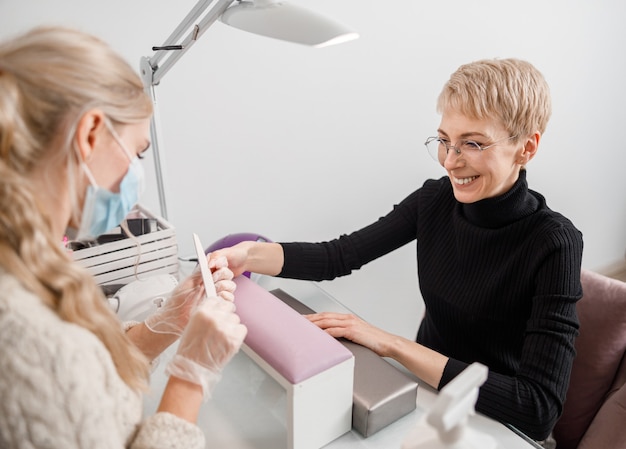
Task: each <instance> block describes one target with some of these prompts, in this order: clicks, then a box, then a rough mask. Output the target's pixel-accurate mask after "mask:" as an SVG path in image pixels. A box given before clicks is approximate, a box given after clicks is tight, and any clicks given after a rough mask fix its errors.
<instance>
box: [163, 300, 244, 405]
mask: <svg viewBox="0 0 626 449" xmlns="http://www.w3.org/2000/svg"><path fill="white" fill-rule="evenodd" d="M246 333H247V329H246V327H245V326H244V325H243V324H241V323H240V321H239V316H238V315H237V314H236V313H235V305H234V304H233V303H232V302H227V301H224V300H223V299H220V298H208V299H207V300H206V301H204V302H203V303H202V304H200V305H199V306H198V308H197V310H195V311H194V313H193V315H192V316H191V320H190V321H189V324H188V325H187V328H186V329H185V332H184V333H183V336H182V338H181V340H180V344H179V346H178V350H177V352H176V355H175V356H174V358H173V359H172V361H171V362H170V363H169V364H168V365H167V367H166V372H167V374H169V375H171V376H175V377H178V378H180V379H184V380H186V381H188V382H191V383H194V384H197V385H200V386H201V387H202V391H203V394H204V400H207V399H208V398H209V397H210V395H211V391H212V390H213V388H214V386H215V384H217V382H218V381H219V380H220V378H221V372H222V369H223V368H224V366H226V364H227V363H228V362H229V361H230V359H231V358H232V357H233V355H235V354H236V353H237V351H238V350H239V348H240V347H241V344H242V342H243V339H244V338H245V336H246Z"/></svg>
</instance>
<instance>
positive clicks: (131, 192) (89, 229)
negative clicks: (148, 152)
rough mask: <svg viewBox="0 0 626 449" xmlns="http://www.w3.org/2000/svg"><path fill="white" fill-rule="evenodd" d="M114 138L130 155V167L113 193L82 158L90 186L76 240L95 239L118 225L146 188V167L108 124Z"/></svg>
mask: <svg viewBox="0 0 626 449" xmlns="http://www.w3.org/2000/svg"><path fill="white" fill-rule="evenodd" d="M107 127H108V128H109V130H110V131H111V134H112V135H113V138H114V139H115V140H116V141H117V143H118V144H119V146H120V147H121V148H122V150H124V153H126V155H127V156H128V158H129V159H130V165H129V166H128V171H127V172H126V175H125V176H124V178H123V179H122V182H121V183H120V191H119V193H113V192H111V191H109V190H107V189H103V188H102V187H100V186H98V184H97V183H96V180H95V178H94V177H93V175H92V173H91V170H89V167H87V165H86V164H85V163H84V162H83V164H82V167H83V170H84V171H85V174H86V175H87V178H89V182H90V183H91V185H90V186H88V187H87V194H86V196H85V201H84V203H83V213H82V218H81V220H80V228H79V230H78V234H77V236H76V239H77V240H89V239H94V238H96V237H97V236H99V235H101V234H103V233H105V232H106V231H109V230H111V229H113V228H114V227H116V226H118V225H119V224H120V223H121V222H122V221H123V220H124V218H125V217H126V215H128V213H129V212H130V211H131V210H132V208H133V206H134V205H135V204H137V201H139V197H140V195H141V194H142V193H143V189H144V171H143V166H142V165H141V162H140V161H139V158H138V157H137V156H135V157H132V156H131V154H130V152H129V151H128V150H127V149H126V147H125V146H124V144H123V143H122V141H121V139H120V138H119V136H118V135H117V133H116V132H115V131H114V130H113V128H112V127H111V126H110V125H108V123H107Z"/></svg>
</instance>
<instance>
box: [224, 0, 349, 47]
mask: <svg viewBox="0 0 626 449" xmlns="http://www.w3.org/2000/svg"><path fill="white" fill-rule="evenodd" d="M221 20H222V22H224V23H225V24H227V25H230V26H233V27H235V28H239V29H241V30H244V31H249V32H251V33H255V34H260V35H262V36H267V37H273V38H275V39H280V40H283V41H288V42H295V43H298V44H304V45H311V46H313V47H326V46H329V45H334V44H339V43H342V42H347V41H351V40H353V39H356V38H358V37H359V35H358V34H357V33H356V32H355V31H353V30H351V29H349V28H347V27H346V26H344V25H342V24H340V23H338V22H336V21H334V20H331V19H329V18H327V17H325V16H323V15H321V14H318V13H315V12H312V11H309V10H308V9H305V8H302V7H300V6H297V5H292V4H290V3H287V2H281V1H275V0H254V1H242V2H239V3H237V4H236V5H233V6H231V7H230V8H228V9H227V10H226V11H225V12H224V13H223V14H222V16H221Z"/></svg>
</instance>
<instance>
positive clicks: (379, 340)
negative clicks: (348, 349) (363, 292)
mask: <svg viewBox="0 0 626 449" xmlns="http://www.w3.org/2000/svg"><path fill="white" fill-rule="evenodd" d="M306 318H308V320H309V321H311V322H312V323H313V324H315V325H316V326H318V327H319V328H321V329H323V330H325V331H326V332H327V333H328V334H329V335H331V336H333V337H335V338H340V337H343V338H347V339H348V340H351V341H353V342H355V343H358V344H360V345H362V346H365V347H366V348H369V349H371V350H372V351H374V352H375V353H376V354H378V355H379V356H381V357H387V356H388V355H389V354H388V349H387V348H389V345H390V344H391V343H392V340H393V339H394V338H396V337H395V336H394V335H392V334H390V333H388V332H385V331H384V330H382V329H380V328H378V327H375V326H373V325H371V324H369V323H368V322H366V321H364V320H362V319H361V318H359V317H357V316H355V315H352V314H346V313H334V312H322V313H315V314H312V315H306Z"/></svg>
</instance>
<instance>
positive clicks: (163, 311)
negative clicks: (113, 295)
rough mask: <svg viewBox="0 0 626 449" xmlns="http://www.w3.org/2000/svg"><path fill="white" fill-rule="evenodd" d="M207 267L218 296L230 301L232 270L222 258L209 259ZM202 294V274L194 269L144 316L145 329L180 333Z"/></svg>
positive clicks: (232, 297) (231, 297) (232, 287)
mask: <svg viewBox="0 0 626 449" xmlns="http://www.w3.org/2000/svg"><path fill="white" fill-rule="evenodd" d="M209 268H211V269H213V270H214V271H213V272H212V277H213V281H214V282H215V290H216V291H217V294H218V296H220V297H221V298H222V299H225V300H226V301H229V302H232V301H233V300H234V298H235V296H234V291H235V288H236V287H237V285H236V284H235V282H234V281H233V272H232V271H230V269H229V268H228V266H227V261H226V258H224V257H222V258H218V259H215V260H212V261H211V263H210V265H209ZM205 297H206V293H205V289H204V283H203V282H202V274H201V273H200V270H199V269H198V268H196V270H195V271H194V272H193V273H192V274H191V275H190V276H189V277H187V279H185V280H184V281H183V282H182V283H181V284H179V285H178V286H177V287H176V288H175V289H174V290H173V291H172V293H171V295H170V296H169V297H168V298H167V300H166V301H165V302H164V304H163V305H162V306H161V307H159V308H158V309H157V310H156V312H154V313H152V314H151V315H150V316H148V317H147V318H146V319H145V320H144V324H145V325H146V327H147V328H148V329H150V330H151V331H152V332H154V333H158V334H174V335H178V336H180V335H182V334H183V330H184V329H185V326H187V323H188V322H189V317H190V315H191V313H192V311H193V310H195V308H196V307H197V306H198V305H199V304H200V302H201V301H202V300H203V299H204V298H205Z"/></svg>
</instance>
